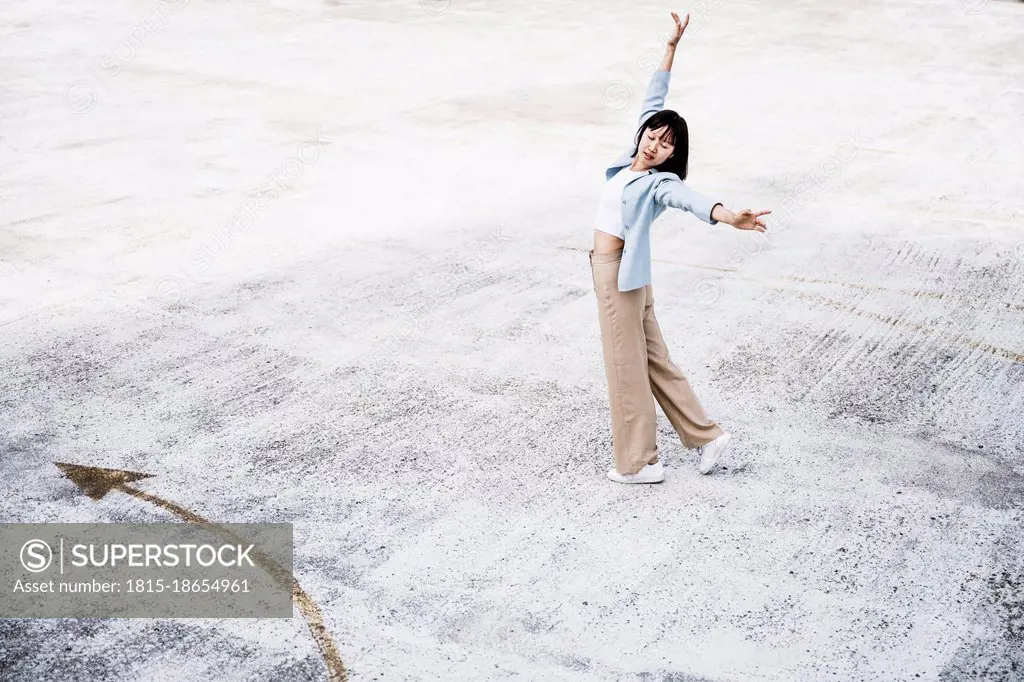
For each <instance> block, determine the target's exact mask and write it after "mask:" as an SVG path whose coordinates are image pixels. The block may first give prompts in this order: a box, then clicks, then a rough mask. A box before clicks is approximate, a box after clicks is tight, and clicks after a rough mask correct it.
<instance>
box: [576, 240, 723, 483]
mask: <svg viewBox="0 0 1024 682" xmlns="http://www.w3.org/2000/svg"><path fill="white" fill-rule="evenodd" d="M621 260H622V250H621V249H620V250H618V251H613V252H611V253H594V250H593V249H590V271H591V274H592V275H593V278H594V292H595V293H596V294H597V308H598V319H599V321H600V326H601V350H602V354H603V355H604V368H605V373H606V374H607V377H608V402H609V403H610V405H611V418H612V449H613V451H614V456H615V469H616V471H618V472H619V473H620V474H635V473H636V472H638V471H640V469H642V468H644V466H645V465H647V464H654V463H655V462H657V461H658V445H657V443H656V442H655V436H656V433H657V414H656V412H655V410H654V401H655V399H657V401H658V404H659V405H661V409H662V410H663V411H664V412H665V416H667V417H668V420H669V421H670V422H671V423H672V427H673V428H674V429H675V430H676V433H678V434H679V438H680V440H681V441H682V442H683V446H684V447H687V448H696V447H698V446H700V445H703V444H705V443H709V442H711V441H713V440H714V439H715V438H718V437H719V436H720V435H722V434H723V433H724V431H723V430H722V427H721V426H719V425H718V424H716V423H715V422H713V421H711V420H710V419H708V416H707V415H706V414H705V413H704V408H703V407H701V404H700V401H699V400H697V396H696V395H695V394H694V392H693V389H692V388H690V382H689V381H688V380H687V379H686V376H684V375H683V373H682V372H681V371H680V370H679V368H678V367H676V365H675V363H673V362H672V360H671V359H670V358H669V355H668V348H667V347H666V346H665V340H664V339H663V338H662V336H661V329H660V328H659V327H658V320H657V319H656V318H655V317H654V292H653V290H652V289H651V285H650V284H648V285H646V286H644V287H643V288H640V289H634V290H632V291H619V287H618V278H619V263H620V262H621Z"/></svg>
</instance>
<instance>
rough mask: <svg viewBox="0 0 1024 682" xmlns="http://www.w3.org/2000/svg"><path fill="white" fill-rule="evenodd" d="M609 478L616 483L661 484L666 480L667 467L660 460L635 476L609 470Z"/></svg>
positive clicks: (613, 469) (612, 469) (613, 468)
mask: <svg viewBox="0 0 1024 682" xmlns="http://www.w3.org/2000/svg"><path fill="white" fill-rule="evenodd" d="M608 478H610V479H612V480H613V481H615V482H616V483H661V482H662V481H664V480H665V467H664V465H663V464H662V463H661V460H660V459H659V460H658V461H657V462H655V463H654V464H648V465H647V466H645V467H644V468H643V469H641V470H640V471H638V472H636V473H635V474H620V473H619V472H618V471H616V470H615V467H612V468H611V469H609V470H608Z"/></svg>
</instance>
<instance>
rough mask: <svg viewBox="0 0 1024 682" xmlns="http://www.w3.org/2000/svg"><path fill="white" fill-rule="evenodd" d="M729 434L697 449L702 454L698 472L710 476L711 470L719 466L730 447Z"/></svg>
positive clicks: (724, 434)
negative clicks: (721, 458)
mask: <svg viewBox="0 0 1024 682" xmlns="http://www.w3.org/2000/svg"><path fill="white" fill-rule="evenodd" d="M729 438H731V436H730V435H729V432H728V431H726V432H725V433H723V434H722V435H721V436H719V437H718V438H716V439H714V440H713V441H711V442H710V443H705V444H704V445H701V446H699V447H698V448H697V452H698V453H700V464H699V465H698V470H699V471H700V472H701V473H702V474H709V473H711V470H712V469H714V468H715V466H717V465H718V460H719V458H720V457H721V456H722V453H723V452H725V448H726V447H728V445H729Z"/></svg>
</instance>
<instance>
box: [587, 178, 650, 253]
mask: <svg viewBox="0 0 1024 682" xmlns="http://www.w3.org/2000/svg"><path fill="white" fill-rule="evenodd" d="M648 172H649V171H645V170H642V171H634V170H630V169H629V166H625V167H623V169H622V170H620V171H619V172H618V173H616V174H615V175H613V176H612V177H611V179H610V180H608V182H606V183H604V191H603V192H601V201H600V203H598V205H597V217H596V219H595V220H594V228H595V229H597V230H600V231H601V232H607V233H608V234H611V235H615V236H616V237H618V238H619V239H622V240H625V239H626V236H625V234H626V231H625V230H624V229H623V227H622V190H623V189H624V188H625V186H626V183H628V182H629V181H630V180H632V179H633V178H637V177H640V176H641V175H647V173H648Z"/></svg>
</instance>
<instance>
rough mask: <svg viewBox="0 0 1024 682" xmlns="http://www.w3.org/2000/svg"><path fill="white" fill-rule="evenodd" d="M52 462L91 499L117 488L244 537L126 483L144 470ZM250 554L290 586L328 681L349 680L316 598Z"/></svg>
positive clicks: (260, 556) (281, 571)
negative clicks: (318, 651)
mask: <svg viewBox="0 0 1024 682" xmlns="http://www.w3.org/2000/svg"><path fill="white" fill-rule="evenodd" d="M54 464H56V465H57V468H58V469H60V470H61V471H62V472H63V473H64V476H66V477H67V478H69V479H71V481H73V482H74V483H75V485H77V486H78V487H79V488H81V489H82V492H84V493H85V494H86V495H88V496H89V497H91V498H92V499H94V500H99V499H101V498H102V497H103V496H104V495H106V494H107V493H109V492H110V491H111V490H118V491H120V492H122V493H125V494H127V495H131V496H132V497H137V498H139V499H140V500H144V501H146V502H150V503H152V504H155V505H156V506H158V507H162V508H163V509H166V510H167V511H169V512H171V513H172V514H176V515H177V516H180V517H181V518H183V519H184V520H186V521H188V522H189V523H198V524H202V525H204V526H209V527H210V530H212V531H214V532H215V533H217V534H218V535H221V536H222V537H226V538H229V539H230V540H231V541H233V542H242V541H243V538H239V537H238V536H237V535H236V534H235V533H232V532H231V531H229V530H227V529H226V528H222V527H220V526H218V525H217V524H216V523H213V522H212V521H209V520H207V519H204V518H203V517H202V516H199V515H198V514H193V513H192V512H190V511H189V510H187V509H185V508H184V507H182V506H180V505H177V504H175V503H174V502H171V501H169V500H165V499H163V498H161V497H157V496H156V495H150V494H149V493H147V492H144V491H142V490H139V489H138V488H133V487H131V486H130V485H128V484H129V483H133V482H135V481H139V480H141V479H143V478H152V477H153V474H143V473H140V472H138V471H124V470H122V469H104V468H102V467H90V466H83V465H81V464H69V463H67V462H54ZM249 556H251V557H252V558H253V561H255V562H256V564H257V565H259V567H260V568H262V569H263V570H264V571H266V572H267V573H268V574H269V575H270V576H271V577H272V578H274V580H276V581H277V583H278V584H279V585H281V586H282V587H284V588H286V589H287V588H288V587H289V586H290V587H291V590H292V597H293V598H294V600H295V603H296V604H297V605H298V607H299V611H300V612H301V613H302V616H303V618H305V619H306V624H307V625H308V626H309V631H310V633H311V634H312V635H313V639H314V640H315V641H316V645H317V647H319V649H320V654H321V656H323V659H324V664H325V665H326V666H327V675H328V679H329V680H330V682H348V670H346V669H345V664H344V663H342V661H341V656H340V655H339V654H338V647H337V646H335V644H334V638H333V637H331V633H330V631H329V630H328V629H327V627H326V626H325V625H324V614H323V612H322V611H321V610H320V607H319V606H317V604H316V602H314V601H313V600H312V599H311V598H310V596H309V595H308V594H306V591H305V590H303V589H302V587H301V586H300V585H299V581H298V580H296V579H295V577H294V576H292V575H291V573H289V572H288V571H287V570H285V569H284V567H282V566H281V565H280V564H278V563H277V562H276V561H274V560H273V559H272V558H270V557H269V556H267V555H266V554H264V553H262V552H259V551H254V552H250V554H249Z"/></svg>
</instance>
